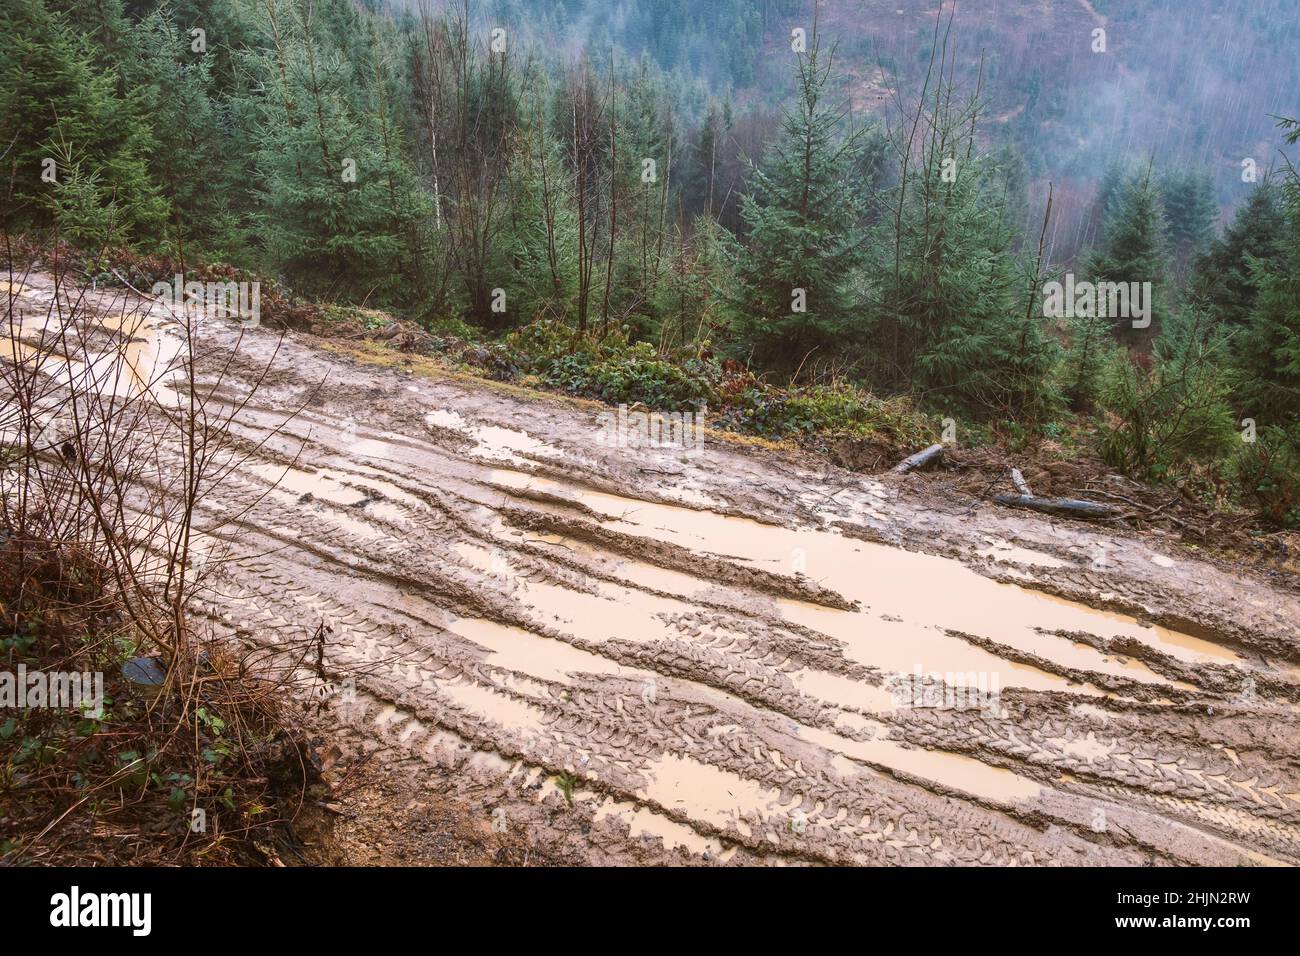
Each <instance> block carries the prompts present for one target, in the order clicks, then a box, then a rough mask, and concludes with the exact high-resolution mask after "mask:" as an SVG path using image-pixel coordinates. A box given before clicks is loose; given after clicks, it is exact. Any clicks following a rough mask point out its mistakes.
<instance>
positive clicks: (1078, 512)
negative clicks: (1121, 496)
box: [993, 495, 1124, 521]
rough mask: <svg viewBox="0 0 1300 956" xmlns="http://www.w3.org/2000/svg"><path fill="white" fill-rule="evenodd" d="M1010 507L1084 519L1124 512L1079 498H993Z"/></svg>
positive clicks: (1105, 516)
mask: <svg viewBox="0 0 1300 956" xmlns="http://www.w3.org/2000/svg"><path fill="white" fill-rule="evenodd" d="M993 500H994V501H995V502H997V503H998V504H1000V505H1006V506H1007V507H1008V508H1028V509H1029V510H1030V511H1041V512H1043V513H1044V514H1049V515H1060V516H1061V517H1064V518H1081V519H1083V520H1084V521H1105V520H1106V519H1107V518H1118V517H1119V516H1120V515H1121V514H1123V513H1124V512H1123V511H1122V510H1121V509H1119V508H1116V507H1115V506H1114V505H1103V504H1099V503H1097V502H1095V501H1081V500H1079V499H1078V498H1037V497H1035V496H1033V495H997V496H995V497H994V499H993Z"/></svg>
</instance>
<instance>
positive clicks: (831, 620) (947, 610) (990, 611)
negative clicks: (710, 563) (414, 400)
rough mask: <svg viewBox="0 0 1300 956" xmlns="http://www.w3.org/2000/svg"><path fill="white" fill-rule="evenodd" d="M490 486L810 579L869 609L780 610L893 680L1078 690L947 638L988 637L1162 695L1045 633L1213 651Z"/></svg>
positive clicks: (614, 503) (953, 564)
mask: <svg viewBox="0 0 1300 956" xmlns="http://www.w3.org/2000/svg"><path fill="white" fill-rule="evenodd" d="M491 478H492V480H493V481H494V482H496V483H498V484H501V485H504V486H506V487H513V488H521V489H522V488H528V487H532V488H536V489H539V490H544V491H548V492H551V493H553V494H557V495H560V496H563V497H567V498H569V499H571V500H573V501H576V502H578V503H581V504H584V505H586V506H587V507H589V508H591V509H592V510H593V511H595V512H597V513H599V514H603V515H605V516H607V517H606V520H605V521H603V522H602V525H603V526H604V527H606V528H609V529H611V530H616V531H622V532H625V533H627V534H632V535H637V536H644V537H650V538H654V539H656V540H661V541H666V542H669V543H672V544H676V545H679V546H681V547H685V548H689V549H691V550H694V551H697V552H705V553H709V554H713V555H718V556H723V557H727V558H729V559H731V560H734V561H737V562H739V563H742V564H747V565H750V566H753V567H756V568H762V569H763V570H767V571H773V572H776V573H784V574H790V575H793V574H794V573H795V572H796V571H802V572H803V573H805V574H806V575H807V576H808V577H810V578H811V579H813V580H815V581H817V582H818V583H819V584H821V585H823V586H825V587H828V588H830V589H832V590H835V591H837V592H839V593H840V594H842V595H844V596H846V597H849V598H851V599H855V600H858V601H860V602H862V604H863V610H861V611H856V612H853V611H841V610H833V609H828V608H822V607H820V606H816V605H811V604H806V603H803V602H798V601H790V600H779V601H777V604H778V606H779V607H780V608H781V611H782V613H783V614H784V615H785V616H786V617H787V619H788V620H791V621H792V622H794V623H798V624H802V625H805V626H807V627H810V628H813V629H815V630H818V631H820V632H822V633H826V634H828V635H829V636H833V637H837V638H839V639H840V640H843V641H844V642H845V643H846V644H847V645H848V648H849V653H850V655H851V656H852V657H853V658H854V659H855V660H857V661H859V662H860V663H863V664H867V665H870V666H874V667H878V668H881V669H883V670H886V671H889V672H894V673H912V672H914V671H915V670H916V669H917V668H918V667H919V668H920V669H921V670H922V671H924V672H927V673H930V672H939V673H948V672H953V673H960V672H970V671H973V672H982V673H985V674H990V673H998V674H999V675H1000V676H1001V685H1002V686H1025V687H1032V688H1034V689H1057V690H1059V689H1066V688H1067V687H1068V688H1070V689H1074V685H1071V684H1070V683H1069V682H1068V681H1065V680H1064V679H1062V678H1059V677H1054V676H1052V675H1048V674H1046V673H1045V672H1043V671H1041V670H1038V669H1036V668H1032V667H1027V666H1025V665H1021V664H1012V663H1011V662H1009V661H1007V660H1005V659H1004V658H1002V657H1000V656H998V655H995V654H992V653H990V652H988V651H985V650H982V649H980V648H977V647H974V646H972V645H970V644H969V643H967V642H965V641H963V640H961V639H960V638H956V637H952V636H950V635H948V634H946V633H945V631H946V630H949V629H952V630H960V631H965V632H969V633H974V634H978V635H981V636H983V637H985V638H987V639H989V640H991V641H994V642H996V643H999V644H1004V645H1007V646H1009V647H1012V648H1015V649H1017V650H1019V651H1022V652H1025V653H1027V654H1033V655H1035V656H1038V657H1041V658H1044V659H1046V660H1050V661H1052V662H1054V663H1056V664H1059V665H1060V666H1062V667H1063V668H1070V669H1077V670H1090V671H1095V672H1098V673H1102V674H1108V675H1111V676H1116V677H1124V678H1128V679H1130V680H1134V681H1138V682H1142V683H1149V684H1154V685H1161V686H1170V685H1171V684H1172V682H1171V681H1169V680H1168V679H1167V678H1165V677H1163V676H1161V675H1159V674H1157V673H1156V672H1154V671H1152V670H1151V669H1150V668H1149V667H1147V666H1146V665H1145V664H1144V663H1142V662H1140V661H1136V660H1131V659H1129V660H1120V659H1118V658H1116V657H1114V656H1111V655H1106V654H1103V653H1102V652H1100V651H1098V650H1097V649H1096V648H1094V647H1092V646H1090V645H1088V644H1084V643H1081V642H1076V641H1071V640H1068V639H1066V638H1062V637H1059V636H1056V635H1055V634H1051V633H1045V632H1051V631H1067V632H1071V631H1082V632H1087V633H1092V634H1096V635H1098V636H1100V637H1105V638H1110V637H1115V636H1126V637H1132V638H1135V639H1137V640H1139V641H1142V642H1143V643H1146V644H1148V645H1149V646H1151V647H1153V648H1156V649H1159V650H1164V651H1166V652H1167V653H1170V654H1171V655H1177V654H1180V653H1182V654H1186V653H1187V651H1188V649H1189V648H1191V647H1196V648H1198V653H1208V651H1206V650H1205V648H1204V647H1201V646H1200V645H1206V646H1208V647H1212V646H1213V645H1209V644H1208V642H1205V641H1198V639H1196V638H1193V637H1191V636H1189V635H1180V634H1177V633H1176V632H1172V631H1169V630H1168V629H1163V628H1161V629H1157V628H1149V627H1143V626H1141V625H1139V624H1138V622H1137V621H1136V620H1134V619H1132V618H1129V617H1126V616H1124V615H1119V614H1114V613H1110V612H1103V611H1097V610H1094V609H1093V608H1090V607H1087V606H1086V605H1082V604H1077V603H1074V602H1070V601H1064V600H1061V599H1059V598H1055V597H1052V596H1050V595H1046V594H1043V593H1042V592H1039V591H1033V590H1028V589H1024V588H1020V587H1017V586H1015V585H1012V584H1005V583H1001V582H997V581H993V580H991V579H989V578H985V577H983V576H982V575H980V574H978V573H976V572H975V571H973V570H971V569H970V568H967V567H966V566H965V565H963V564H962V563H961V562H959V561H955V560H952V559H948V558H941V557H936V556H933V555H926V554H920V553H917V552H910V551H905V550H902V549H899V548H893V547H888V546H885V545H879V544H873V543H871V542H866V541H860V540H857V539H853V538H846V537H844V536H842V535H838V534H835V533H834V532H828V531H820V530H815V529H790V528H785V527H779V526H774V525H767V524H762V523H759V522H756V521H752V520H750V519H747V518H738V517H733V516H727V515H719V514H714V513H712V512H708V511H696V510H692V509H688V508H681V507H677V506H673V505H663V504H656V503H650V502H644V501H639V500H636V499H632V498H624V497H621V496H618V495H611V494H607V493H604V492H594V491H588V490H586V489H580V488H575V487H573V486H570V485H565V484H563V483H561V482H557V481H552V480H550V479H546V478H540V477H538V476H533V475H526V474H522V473H519V472H511V471H508V470H505V469H497V470H494V471H493V472H492V476H491ZM1044 557H1046V556H1044ZM1226 659H1227V660H1232V657H1231V656H1230V657H1228V658H1226Z"/></svg>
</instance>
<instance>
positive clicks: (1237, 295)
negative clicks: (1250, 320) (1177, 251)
mask: <svg viewBox="0 0 1300 956" xmlns="http://www.w3.org/2000/svg"><path fill="white" fill-rule="evenodd" d="M1285 224H1286V218H1285V216H1284V214H1283V211H1282V204H1281V197H1280V192H1279V189H1278V187H1277V185H1276V184H1275V183H1273V182H1271V181H1267V180H1266V181H1264V182H1262V183H1260V184H1259V185H1257V186H1256V187H1255V188H1254V189H1252V190H1251V191H1250V195H1249V196H1247V197H1246V201H1245V203H1244V204H1242V206H1241V208H1240V209H1238V210H1237V214H1236V216H1234V217H1233V220H1232V223H1231V224H1230V225H1229V226H1228V228H1227V229H1225V230H1224V232H1223V236H1222V238H1218V239H1214V240H1212V241H1211V243H1210V247H1209V249H1208V250H1207V251H1206V252H1205V254H1204V255H1202V256H1201V257H1199V258H1198V260H1197V262H1196V270H1195V272H1194V274H1193V276H1192V288H1193V290H1194V294H1195V295H1196V297H1197V298H1198V299H1199V300H1200V301H1201V302H1202V303H1203V304H1204V305H1205V307H1206V308H1208V309H1209V310H1210V311H1211V312H1212V313H1213V314H1214V315H1216V316H1218V318H1219V320H1220V321H1222V322H1225V323H1227V324H1229V325H1234V326H1238V325H1242V324H1244V323H1245V321H1246V319H1247V317H1248V316H1249V315H1250V312H1251V309H1252V307H1253V306H1254V303H1255V296H1256V294H1257V292H1258V290H1257V288H1256V286H1255V282H1254V279H1253V276H1254V273H1255V272H1256V270H1257V269H1258V268H1261V267H1262V268H1264V269H1268V268H1270V267H1271V266H1273V265H1277V264H1279V263H1280V262H1281V261H1282V251H1281V245H1280V241H1281V238H1282V235H1283V231H1284V229H1285Z"/></svg>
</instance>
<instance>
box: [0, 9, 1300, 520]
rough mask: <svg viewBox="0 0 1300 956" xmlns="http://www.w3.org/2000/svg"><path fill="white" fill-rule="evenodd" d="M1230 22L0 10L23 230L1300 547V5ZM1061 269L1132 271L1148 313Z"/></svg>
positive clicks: (655, 397)
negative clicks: (1029, 463)
mask: <svg viewBox="0 0 1300 956" xmlns="http://www.w3.org/2000/svg"><path fill="white" fill-rule="evenodd" d="M1112 6H1113V7H1114V9H1111V7H1112ZM1040 7H1041V9H1040ZM1210 7H1211V5H1209V4H1203V3H1190V4H1173V3H1143V4H1119V3H1116V4H1113V5H1110V4H1106V3H1101V2H1098V3H1095V4H1092V5H1089V4H1087V3H1079V4H1077V5H1076V4H1068V3H1059V4H1051V5H1050V10H1049V5H1048V4H1041V5H1035V4H1026V5H1023V6H1020V5H1017V6H1015V7H1014V8H1013V9H1009V10H1003V11H1002V12H1001V13H999V14H998V15H997V17H996V18H989V17H983V16H981V15H978V14H977V12H976V11H974V10H971V11H967V10H966V9H962V10H961V11H957V12H955V15H954V10H953V8H952V7H951V6H949V5H947V4H945V5H943V7H942V9H941V10H940V11H939V13H938V15H937V16H936V11H935V10H933V9H926V8H925V5H923V4H914V3H910V2H904V0H895V2H890V3H886V4H876V3H827V4H824V5H822V7H820V8H819V9H818V10H817V11H815V10H814V8H813V6H812V5H810V4H803V3H798V2H794V0H728V2H725V3H702V2H691V0H674V2H671V3H668V2H666V3H651V2H649V0H636V2H632V0H624V2H620V3H613V4H602V3H597V2H590V3H588V2H576V0H574V2H569V0H564V2H558V3H543V2H540V0H539V2H531V0H502V2H499V3H484V4H482V5H472V6H461V5H458V4H454V3H453V4H433V3H423V2H416V3H403V4H394V5H388V4H382V3H378V2H370V0H362V2H348V0H174V2H173V0H167V2H162V3H157V2H153V0H139V2H130V0H95V2H91V0H5V2H4V9H5V22H6V34H5V37H4V39H3V41H2V42H0V98H2V100H3V102H2V104H0V105H2V107H3V110H2V113H3V119H2V120H0V149H3V165H4V171H5V195H4V207H3V217H4V226H5V229H6V233H7V234H8V235H9V236H10V237H11V239H12V238H14V237H17V236H19V235H25V236H26V237H27V238H28V239H29V240H30V239H39V240H41V241H44V240H46V239H51V238H55V237H57V239H58V240H60V241H62V242H65V243H67V244H70V245H71V246H72V247H75V248H77V249H79V250H81V252H82V254H83V255H84V257H85V263H86V268H87V270H88V272H89V273H90V274H92V275H96V274H101V273H103V274H107V269H108V267H109V266H110V265H111V264H113V263H115V262H120V261H122V256H124V255H128V256H134V257H135V261H136V262H137V266H136V268H137V269H138V270H139V271H140V273H141V274H143V273H148V272H150V270H151V269H152V270H153V273H156V274H158V275H164V276H170V275H171V273H172V271H173V270H174V271H183V270H186V269H195V268H200V267H213V266H215V265H218V264H224V265H229V266H231V267H234V268H235V269H238V270H244V271H246V272H247V273H248V274H250V275H260V276H264V277H266V278H267V279H268V280H273V281H274V282H275V283H277V285H278V286H279V287H282V288H283V289H285V290H287V291H288V292H290V293H292V294H294V295H297V296H300V297H303V298H305V299H310V300H316V301H321V302H327V303H339V304H341V305H353V306H361V305H364V306H367V307H373V308H382V309H387V310H390V311H394V312H397V313H399V314H400V315H402V316H403V317H406V318H409V319H411V320H413V321H414V322H417V323H419V324H420V325H422V326H423V328H424V329H425V330H427V331H429V332H431V333H435V334H436V335H437V336H438V339H437V340H438V342H440V343H441V347H443V348H450V349H454V350H456V351H457V353H458V354H463V352H464V349H463V348H462V346H464V345H465V344H466V343H469V344H470V345H472V346H473V348H472V349H471V350H470V351H472V352H473V354H474V356H476V361H477V362H478V363H479V364H480V365H481V366H483V367H484V368H486V369H488V370H489V371H490V373H491V374H494V375H497V376H499V377H511V376H515V375H532V376H535V377H536V380H538V381H540V382H542V383H544V384H547V385H550V386H552V387H557V388H563V389H565V390H568V391H570V392H574V393H580V394H588V395H594V396H598V397H601V398H605V399H607V400H611V401H642V402H645V403H646V404H647V405H650V406H652V407H655V408H664V409H682V408H691V407H699V406H705V405H707V406H709V407H711V408H712V409H714V410H715V411H716V412H718V413H719V414H720V415H721V423H722V424H723V425H725V426H726V427H731V428H735V429H737V430H742V431H749V432H754V433H758V434H761V435H764V436H768V437H782V436H790V435H795V436H797V435H800V434H806V433H818V434H821V433H828V432H829V433H844V434H850V435H858V436H861V435H869V434H873V433H887V434H889V435H890V436H892V437H893V438H894V439H895V440H897V441H900V442H902V443H908V442H916V441H920V440H923V439H925V438H927V437H934V436H937V435H938V434H939V432H940V430H941V429H945V428H947V429H949V430H951V428H955V429H956V430H957V433H958V436H959V440H961V441H964V442H969V443H980V442H989V441H995V442H996V441H1000V442H1010V443H1012V444H1014V445H1016V446H1017V447H1023V446H1024V445H1026V444H1027V443H1028V444H1032V443H1036V442H1041V441H1051V442H1055V443H1057V444H1058V445H1060V446H1062V447H1064V448H1066V449H1067V450H1071V449H1077V450H1080V451H1081V452H1093V451H1095V452H1096V453H1097V454H1099V455H1101V456H1102V457H1103V458H1104V460H1105V461H1106V462H1107V463H1108V464H1109V465H1111V466H1112V467H1114V468H1117V469H1120V470H1122V471H1124V472H1126V473H1128V474H1130V475H1133V476H1135V477H1139V478H1142V479H1144V480H1150V481H1166V480H1168V481H1178V482H1180V483H1182V484H1183V485H1184V486H1185V487H1187V488H1189V489H1191V492H1190V493H1194V494H1195V495H1198V496H1200V497H1201V498H1203V499H1204V500H1207V501H1213V502H1220V503H1228V502H1231V501H1235V502H1236V503H1238V504H1241V505H1244V506H1246V507H1249V508H1251V509H1253V510H1255V511H1257V512H1258V513H1259V514H1261V515H1262V516H1264V517H1265V518H1266V519H1267V520H1268V521H1271V522H1275V523H1283V524H1286V523H1290V524H1294V523H1296V522H1297V521H1300V486H1298V484H1297V482H1298V481H1300V478H1298V477H1297V475H1298V474H1300V425H1298V424H1297V419H1300V290H1298V289H1297V285H1296V283H1297V281H1300V187H1298V186H1297V180H1296V176H1295V171H1294V170H1293V169H1292V168H1291V166H1290V164H1289V162H1288V161H1287V159H1286V148H1287V146H1288V144H1290V145H1294V144H1295V141H1296V137H1297V128H1296V126H1295V124H1294V122H1293V121H1291V120H1288V119H1285V118H1284V117H1285V116H1288V115H1294V114H1295V112H1296V110H1295V109H1294V106H1295V103H1294V97H1295V91H1296V86H1297V84H1296V82H1295V81H1296V75H1295V58H1294V53H1295V51H1296V49H1297V48H1300V41H1297V37H1296V32H1297V16H1296V11H1295V10H1294V9H1293V4H1291V3H1290V2H1285V0H1270V2H1268V3H1265V4H1262V5H1253V6H1252V8H1251V10H1250V12H1249V13H1248V14H1245V15H1243V17H1242V18H1241V19H1240V22H1238V21H1237V20H1236V19H1234V28H1233V30H1231V31H1218V30H1215V29H1214V28H1213V22H1214V20H1213V18H1214V16H1217V14H1210V13H1209V12H1208V11H1209V10H1210ZM1198 15H1199V16H1200V17H1201V19H1199V20H1198V19H1197V16H1198ZM1192 24H1197V25H1196V26H1195V27H1193V26H1192ZM1206 24H1210V25H1209V26H1207V25H1206ZM1098 29H1101V30H1102V31H1104V39H1103V42H1102V47H1103V48H1104V49H1101V50H1097V49H1096V44H1097V43H1098V39H1097V36H1096V34H1095V31H1096V30H1098ZM792 31H793V32H792ZM1157 36H1158V37H1159V42H1156V37H1157ZM1193 70H1194V72H1195V76H1196V80H1195V82H1194V83H1190V84H1189V83H1187V82H1184V81H1183V80H1182V79H1181V77H1182V75H1183V71H1193ZM1288 97H1289V98H1291V99H1290V100H1288ZM1274 114H1277V115H1274ZM1228 209H1231V210H1233V212H1232V214H1230V215H1227V216H1225V217H1223V218H1222V220H1221V221H1216V220H1218V219H1219V217H1220V213H1221V211H1222V210H1228ZM142 259H144V260H149V263H146V264H145V265H140V264H139V262H140V261H141V260H142ZM1067 272H1068V273H1069V275H1068V276H1066V275H1065V273H1067ZM153 273H151V274H153ZM1066 279H1068V280H1069V284H1068V286H1067V288H1073V285H1074V283H1075V281H1076V280H1077V282H1079V283H1086V282H1110V283H1125V284H1128V283H1132V284H1134V285H1133V288H1134V289H1135V290H1138V289H1140V288H1141V287H1142V286H1143V284H1147V283H1149V289H1150V292H1149V294H1148V295H1147V297H1146V300H1145V306H1144V309H1145V313H1144V314H1143V317H1142V320H1138V319H1135V318H1134V316H1132V315H1129V314H1122V315H1117V314H1108V315H1107V314H1103V312H1104V310H1101V309H1098V308H1094V307H1089V308H1079V309H1075V308H1073V305H1074V303H1073V302H1071V303H1070V305H1071V307H1070V308H1067V309H1065V310H1064V311H1062V310H1057V311H1056V312H1053V311H1052V309H1051V308H1049V303H1050V298H1049V297H1047V296H1046V295H1045V289H1046V288H1047V286H1048V284H1050V283H1053V282H1064V281H1065V280H1066ZM1135 294H1136V293H1135ZM949 423H950V424H949ZM1243 439H1244V440H1243Z"/></svg>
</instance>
